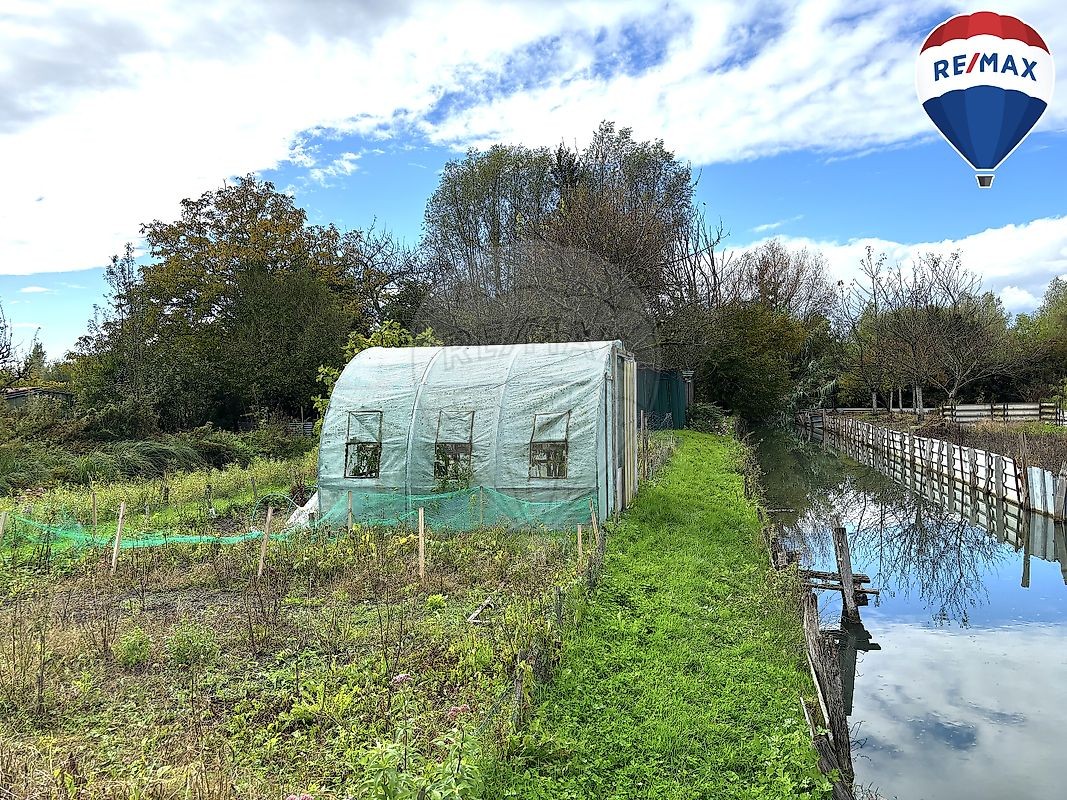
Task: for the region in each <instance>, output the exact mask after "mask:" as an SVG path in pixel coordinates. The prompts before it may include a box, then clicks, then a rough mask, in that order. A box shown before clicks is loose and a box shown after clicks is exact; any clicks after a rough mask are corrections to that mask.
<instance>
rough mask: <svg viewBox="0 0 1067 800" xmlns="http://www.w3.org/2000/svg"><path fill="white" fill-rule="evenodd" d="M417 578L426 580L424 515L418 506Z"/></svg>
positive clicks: (421, 508)
mask: <svg viewBox="0 0 1067 800" xmlns="http://www.w3.org/2000/svg"><path fill="white" fill-rule="evenodd" d="M419 580H420V581H424V580H426V515H425V511H424V509H423V507H422V506H419Z"/></svg>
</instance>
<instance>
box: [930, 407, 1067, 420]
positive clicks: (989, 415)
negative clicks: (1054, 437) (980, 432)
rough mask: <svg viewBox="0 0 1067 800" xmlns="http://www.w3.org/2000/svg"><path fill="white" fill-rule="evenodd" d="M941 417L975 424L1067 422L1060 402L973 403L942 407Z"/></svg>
mask: <svg viewBox="0 0 1067 800" xmlns="http://www.w3.org/2000/svg"><path fill="white" fill-rule="evenodd" d="M941 418H942V419H943V420H945V421H946V422H956V423H959V424H961V425H973V424H974V423H976V422H982V421H983V420H987V419H989V420H1001V421H1004V422H1048V423H1050V424H1052V425H1064V424H1067V418H1065V415H1064V409H1063V408H1062V407H1061V406H1060V405H1059V404H1058V403H972V404H968V405H962V404H957V405H947V406H942V407H941Z"/></svg>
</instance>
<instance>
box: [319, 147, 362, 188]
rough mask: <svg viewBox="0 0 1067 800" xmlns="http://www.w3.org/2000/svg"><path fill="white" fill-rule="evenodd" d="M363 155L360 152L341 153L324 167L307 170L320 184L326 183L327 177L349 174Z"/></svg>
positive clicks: (353, 170) (356, 166)
mask: <svg viewBox="0 0 1067 800" xmlns="http://www.w3.org/2000/svg"><path fill="white" fill-rule="evenodd" d="M362 157H363V154H362V153H342V154H341V155H339V156H338V157H337V158H335V159H334V160H333V161H331V162H330V163H329V164H328V165H327V166H325V167H315V168H313V169H311V170H309V171H308V174H309V175H310V176H311V179H312V180H313V181H315V182H316V183H318V184H320V185H321V186H326V185H327V179H328V178H338V177H341V176H344V175H351V174H352V173H353V172H355V171H356V170H357V169H359V164H358V163H357V162H358V161H359V159H360V158H362Z"/></svg>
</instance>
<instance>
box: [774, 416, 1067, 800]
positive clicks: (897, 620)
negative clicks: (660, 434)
mask: <svg viewBox="0 0 1067 800" xmlns="http://www.w3.org/2000/svg"><path fill="white" fill-rule="evenodd" d="M753 440H754V442H755V443H756V444H757V449H758V454H759V459H760V464H761V467H762V469H763V473H764V486H765V489H766V492H767V506H768V508H771V509H776V510H775V511H774V513H772V515H771V518H772V520H773V521H775V522H777V523H779V524H780V525H781V526H782V527H783V530H784V534H785V536H786V537H787V538H788V539H790V540H792V543H793V546H794V547H795V548H797V549H798V550H799V551H800V552H801V554H802V561H803V562H805V564H806V565H808V566H811V567H812V568H814V569H829V570H834V569H836V566H835V562H834V554H833V543H832V540H831V538H830V530H829V520H830V518H831V517H832V516H833V515H834V514H837V515H840V517H841V519H842V521H843V523H844V526H845V528H846V530H847V532H848V538H849V543H850V546H851V551H852V566H853V570H854V571H855V572H857V573H866V574H867V575H869V576H870V578H871V583H870V585H871V586H873V587H875V588H878V589H880V591H881V594H880V595H879V596H878V597H877V598H876V599H872V600H871V603H870V605H867V606H864V607H861V609H860V612H861V616H862V619H863V626H862V627H860V628H846V629H844V633H843V635H842V636H841V637H840V641H841V663H842V673H843V678H844V683H845V687H844V688H845V702H846V709H847V710H848V711H849V724H850V726H851V729H852V740H853V745H852V755H853V761H854V765H855V771H856V785H857V787H866V788H867V789H871V790H874V791H876V792H877V795H876V796H877V797H881V798H900V800H924V799H925V800H935V798H936V799H937V800H941V799H942V798H955V797H960V798H968V799H969V800H984V799H985V798H988V799H989V800H994V798H996V799H997V800H999V799H1000V798H1004V797H1019V798H1022V797H1027V798H1029V797H1033V798H1047V797H1062V796H1064V791H1065V790H1064V788H1063V778H1062V777H1061V771H1062V770H1063V761H1061V759H1063V758H1064V756H1063V755H1062V753H1063V734H1062V730H1063V727H1064V724H1065V723H1067V680H1064V679H1063V674H1064V670H1065V668H1067V585H1065V581H1067V551H1065V542H1064V530H1063V526H1062V525H1059V526H1053V525H1052V524H1051V523H1050V522H1049V521H1048V520H1046V519H1045V518H1043V517H1041V518H1036V517H1033V518H1032V517H1031V516H1030V515H1029V514H1022V513H1019V512H1018V509H1017V508H1013V507H1008V508H1005V507H1003V505H1001V506H1000V507H995V506H986V505H983V502H982V500H981V498H977V497H974V496H972V495H970V494H969V493H968V491H967V489H966V487H955V486H951V485H943V486H929V487H928V486H924V485H923V483H922V480H921V479H920V480H918V481H916V482H911V481H909V482H908V483H909V484H910V485H909V486H907V487H906V486H905V485H904V484H903V483H899V482H894V481H893V480H891V479H890V478H888V477H887V476H886V475H885V474H884V472H883V471H879V470H878V469H875V468H873V467H870V466H864V465H862V464H859V463H857V462H855V461H852V460H850V459H848V458H844V457H839V456H838V455H836V454H835V453H833V452H832V451H830V450H828V449H825V448H823V447H821V446H820V445H819V444H818V443H814V444H810V443H804V442H802V441H801V440H800V439H798V438H796V437H794V436H793V435H791V434H790V433H789V432H786V431H783V430H780V429H762V430H758V431H756V432H755V433H754V434H753ZM880 466H881V467H883V469H884V468H886V467H887V465H884V464H882V465H880ZM895 467H896V470H895V471H894V473H893V474H897V473H899V471H900V468H901V465H899V464H898V465H895ZM898 478H899V475H898ZM917 487H918V490H917ZM819 607H820V618H821V620H822V624H823V627H830V628H841V627H842V626H841V617H840V615H841V598H840V595H839V594H833V593H829V592H821V593H820V598H819ZM858 794H859V796H863V792H862V791H861V792H859V793H858Z"/></svg>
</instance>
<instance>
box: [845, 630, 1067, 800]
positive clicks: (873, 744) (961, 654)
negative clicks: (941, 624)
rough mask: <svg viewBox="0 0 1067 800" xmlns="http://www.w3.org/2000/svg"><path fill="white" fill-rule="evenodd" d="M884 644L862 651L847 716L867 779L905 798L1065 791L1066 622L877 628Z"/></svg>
mask: <svg viewBox="0 0 1067 800" xmlns="http://www.w3.org/2000/svg"><path fill="white" fill-rule="evenodd" d="M878 639H879V640H880V641H881V643H882V645H883V647H884V649H885V652H884V653H875V654H873V655H868V656H863V655H861V656H860V662H859V665H858V670H859V678H858V681H859V690H858V691H857V692H856V697H855V700H854V709H853V715H852V720H853V722H854V723H858V724H857V725H856V730H855V733H854V736H855V737H856V743H855V744H854V745H853V760H854V762H855V765H856V772H857V775H858V776H859V778H860V780H861V781H862V782H863V783H864V784H870V785H873V786H874V787H875V788H877V789H878V790H879V792H880V794H881V795H882V796H883V797H887V798H890V797H899V798H906V799H907V800H920V799H921V798H931V800H932V799H933V798H938V800H941V799H942V798H952V797H967V798H972V799H974V800H982V799H984V798H989V800H994V799H997V800H999V798H1005V797H1034V798H1038V797H1041V798H1045V797H1059V796H1062V786H1061V778H1060V776H1059V774H1058V770H1056V769H1054V767H1055V763H1056V762H1055V759H1056V758H1057V751H1058V749H1059V748H1058V743H1059V742H1060V741H1061V731H1062V728H1063V719H1064V710H1065V709H1067V684H1064V683H1062V682H1060V681H1057V680H1055V677H1056V676H1057V675H1058V674H1059V672H1060V671H1061V670H1062V669H1063V654H1064V653H1065V652H1067V632H1065V631H1064V628H1063V627H1062V626H1051V625H1040V626H1038V625H1034V626H1030V625H1024V626H1018V627H1008V628H989V629H972V630H970V631H966V632H963V631H952V630H943V629H937V628H930V627H920V626H915V625H908V624H902V623H880V624H879V625H878Z"/></svg>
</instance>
